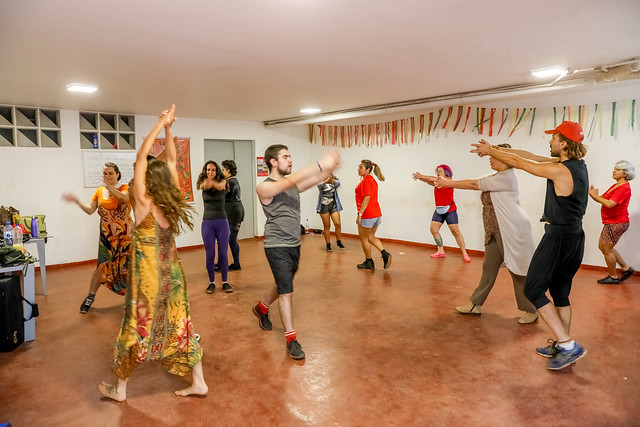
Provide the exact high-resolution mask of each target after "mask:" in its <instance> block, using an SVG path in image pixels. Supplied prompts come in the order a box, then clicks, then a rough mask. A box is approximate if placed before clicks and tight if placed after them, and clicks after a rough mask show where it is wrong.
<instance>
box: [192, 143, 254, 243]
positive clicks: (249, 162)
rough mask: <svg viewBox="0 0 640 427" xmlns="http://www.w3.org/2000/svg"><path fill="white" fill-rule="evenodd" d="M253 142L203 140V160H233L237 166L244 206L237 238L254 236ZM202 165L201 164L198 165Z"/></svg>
mask: <svg viewBox="0 0 640 427" xmlns="http://www.w3.org/2000/svg"><path fill="white" fill-rule="evenodd" d="M253 153H254V142H253V141H246V140H229V139H205V140H204V160H205V162H206V161H209V160H213V161H214V162H216V163H217V164H218V165H222V161H223V160H233V161H234V162H236V166H237V167H238V174H237V175H236V178H237V179H238V182H239V183H240V195H241V199H242V204H243V206H244V222H243V223H242V226H241V227H240V232H239V233H238V239H247V238H250V237H255V235H256V233H257V230H256V226H255V224H256V217H255V206H256V200H255V194H256V191H255V179H253V169H254V163H253V158H254V154H253ZM200 167H202V166H200Z"/></svg>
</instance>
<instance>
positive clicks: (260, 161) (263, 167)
mask: <svg viewBox="0 0 640 427" xmlns="http://www.w3.org/2000/svg"><path fill="white" fill-rule="evenodd" d="M256 164H257V165H258V176H269V168H267V164H266V163H265V161H264V157H256Z"/></svg>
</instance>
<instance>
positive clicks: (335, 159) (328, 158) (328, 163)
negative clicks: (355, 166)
mask: <svg viewBox="0 0 640 427" xmlns="http://www.w3.org/2000/svg"><path fill="white" fill-rule="evenodd" d="M341 162H342V159H341V158H340V153H339V152H338V150H329V151H328V152H327V153H326V154H325V155H324V156H323V157H322V158H321V159H320V160H318V163H319V164H320V167H321V168H322V170H323V171H325V170H326V171H327V172H332V171H334V170H336V169H337V168H338V166H340V163H341Z"/></svg>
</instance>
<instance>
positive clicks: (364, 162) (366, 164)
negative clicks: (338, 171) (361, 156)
mask: <svg viewBox="0 0 640 427" xmlns="http://www.w3.org/2000/svg"><path fill="white" fill-rule="evenodd" d="M360 163H362V165H363V166H364V168H365V169H366V170H368V171H369V172H371V170H372V169H373V173H374V175H375V176H377V177H378V179H379V180H380V181H384V175H382V170H381V169H380V166H378V165H377V164H376V163H373V162H372V161H371V160H362V161H361V162H360Z"/></svg>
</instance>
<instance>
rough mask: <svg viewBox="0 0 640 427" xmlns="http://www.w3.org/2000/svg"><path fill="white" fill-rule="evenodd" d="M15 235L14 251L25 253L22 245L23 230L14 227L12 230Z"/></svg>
mask: <svg viewBox="0 0 640 427" xmlns="http://www.w3.org/2000/svg"><path fill="white" fill-rule="evenodd" d="M11 232H12V234H13V247H14V249H17V250H19V251H20V252H24V245H23V244H22V229H21V228H20V227H17V226H16V227H13V230H11Z"/></svg>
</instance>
